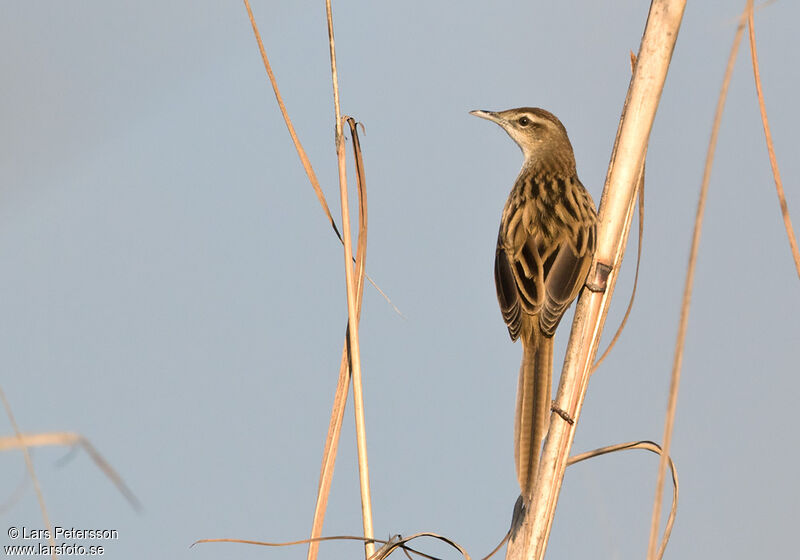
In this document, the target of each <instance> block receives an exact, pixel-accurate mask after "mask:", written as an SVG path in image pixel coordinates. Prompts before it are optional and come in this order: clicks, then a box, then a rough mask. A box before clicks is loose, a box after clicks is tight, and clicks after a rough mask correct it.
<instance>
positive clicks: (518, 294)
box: [494, 225, 595, 340]
mask: <svg viewBox="0 0 800 560" xmlns="http://www.w3.org/2000/svg"><path fill="white" fill-rule="evenodd" d="M522 230H523V228H517V230H516V231H514V232H513V233H514V235H512V237H511V239H510V240H509V241H510V242H511V244H512V246H511V247H508V246H505V245H504V244H503V242H502V237H498V240H497V250H496V254H495V265H494V274H495V286H496V288H497V299H498V301H499V302H500V310H501V311H502V313H503V319H505V322H506V325H507V326H508V332H509V334H510V335H511V338H512V340H516V339H517V338H518V337H519V335H520V332H521V328H522V317H523V315H538V317H539V326H540V329H541V332H542V334H544V335H545V336H553V333H554V332H555V330H556V327H557V326H558V323H559V321H560V320H561V317H562V315H564V311H566V309H567V307H569V304H570V303H572V300H573V299H575V297H576V296H577V295H578V292H580V290H581V287H582V286H583V282H584V280H585V278H586V275H587V273H588V272H589V266H591V263H592V255H593V254H594V246H595V228H594V225H593V226H592V227H591V228H590V229H588V230H584V229H580V228H578V230H577V231H575V232H571V231H567V230H565V231H563V232H562V234H561V235H560V236H558V237H557V238H556V239H554V240H551V241H550V242H545V241H544V239H543V237H542V235H541V233H540V232H538V231H533V232H530V233H528V232H523V231H522Z"/></svg>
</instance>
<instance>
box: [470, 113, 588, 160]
mask: <svg viewBox="0 0 800 560" xmlns="http://www.w3.org/2000/svg"><path fill="white" fill-rule="evenodd" d="M470 115H475V116H476V117H480V118H482V119H486V120H489V121H492V122H494V123H497V124H499V125H500V126H501V127H503V130H505V131H506V132H507V133H508V135H509V136H511V139H512V140H514V142H516V143H517V145H518V146H519V147H520V149H521V150H522V153H523V155H524V156H525V164H524V165H525V166H526V167H533V168H541V169H542V170H543V171H553V172H574V170H575V156H574V155H573V153H572V144H570V142H569V137H567V129H566V128H564V125H563V124H561V121H560V120H558V119H557V118H556V116H555V115H554V114H553V113H550V112H549V111H545V110H544V109H538V108H535V107H520V108H519V109H508V110H507V111H499V112H495V111H470Z"/></svg>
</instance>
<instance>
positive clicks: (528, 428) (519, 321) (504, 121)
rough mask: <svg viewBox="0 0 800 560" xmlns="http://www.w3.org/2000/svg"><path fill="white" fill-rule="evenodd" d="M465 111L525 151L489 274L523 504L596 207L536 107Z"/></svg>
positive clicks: (561, 139) (564, 142)
mask: <svg viewBox="0 0 800 560" xmlns="http://www.w3.org/2000/svg"><path fill="white" fill-rule="evenodd" d="M470 114H471V115H474V116H476V117H480V118H482V119H486V120H489V121H492V122H494V123H496V124H498V125H500V127H501V128H502V129H503V130H505V131H506V132H507V133H508V135H509V136H510V137H511V139H512V140H514V142H516V143H517V145H518V146H519V147H520V149H521V150H522V154H523V156H524V162H523V164H522V169H521V170H520V172H519V175H518V176H517V179H516V180H515V181H514V186H513V187H512V189H511V192H510V194H509V195H508V199H507V200H506V203H505V206H504V208H503V214H502V218H501V220H500V231H499V233H498V236H497V248H496V251H495V261H494V279H495V288H496V290H497V299H498V302H499V304H500V311H501V312H502V315H503V319H504V320H505V323H506V327H507V328H508V333H509V335H510V336H511V340H512V341H516V340H517V339H520V340H521V341H522V364H521V366H520V370H519V381H518V385H517V402H516V413H515V420H514V461H515V466H516V473H517V480H518V482H519V486H520V493H521V496H522V497H523V500H524V502H525V503H528V502H529V501H530V500H531V499H532V491H533V486H534V483H535V482H536V475H537V472H538V464H539V455H540V453H541V446H542V441H543V440H544V438H545V436H546V435H547V431H548V429H549V422H550V408H551V404H550V402H551V401H550V399H551V391H552V389H551V385H552V376H553V335H554V334H555V331H556V327H558V324H559V322H560V321H561V318H562V317H563V315H564V312H565V311H566V310H567V308H568V307H569V306H570V304H571V303H572V301H573V300H574V299H575V298H576V297H577V296H578V294H579V293H580V291H581V288H582V287H583V285H584V283H585V281H586V277H587V275H588V273H589V268H590V266H591V264H592V259H593V257H594V252H595V244H596V237H597V234H596V230H597V211H596V210H595V205H594V201H593V200H592V197H591V195H590V194H589V192H588V191H587V190H586V188H584V186H583V184H581V182H580V180H579V179H578V173H577V170H576V165H575V155H574V153H573V150H572V144H571V143H570V141H569V137H568V136H567V130H566V128H564V125H563V124H561V121H560V120H558V118H557V117H556V116H555V115H553V114H552V113H550V112H549V111H546V110H544V109H539V108H535V107H521V108H518V109H509V110H506V111H499V112H495V111H484V110H476V111H471V112H470Z"/></svg>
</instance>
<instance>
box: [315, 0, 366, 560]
mask: <svg viewBox="0 0 800 560" xmlns="http://www.w3.org/2000/svg"><path fill="white" fill-rule="evenodd" d="M325 11H326V14H327V19H328V45H329V47H330V57H331V80H332V82H333V105H334V112H335V115H336V158H337V162H338V165H339V194H340V199H341V205H342V233H343V238H344V239H343V241H344V269H345V280H346V281H347V318H348V323H349V325H350V328H349V329H348V334H349V339H348V340H349V342H350V347H349V355H350V372H351V374H352V377H353V409H354V411H355V417H356V447H357V450H358V479H359V485H360V488H361V520H362V524H363V527H364V537H365V538H366V539H372V538H373V530H372V498H371V497H370V488H369V461H368V458H367V432H366V421H365V418H364V396H363V388H362V382H361V351H360V348H359V340H358V312H357V311H356V286H355V284H356V281H355V271H354V270H353V264H352V263H353V246H352V241H351V239H350V238H351V234H350V204H349V198H348V195H347V164H346V161H345V142H344V134H343V132H342V124H343V123H342V113H341V109H340V107H339V80H338V74H337V71H336V46H335V42H334V35H333V13H332V9H331V0H325ZM364 550H365V554H366V557H367V558H370V557H371V556H372V555H373V554H374V552H375V543H374V542H372V541H371V540H368V541H366V542H365V543H364Z"/></svg>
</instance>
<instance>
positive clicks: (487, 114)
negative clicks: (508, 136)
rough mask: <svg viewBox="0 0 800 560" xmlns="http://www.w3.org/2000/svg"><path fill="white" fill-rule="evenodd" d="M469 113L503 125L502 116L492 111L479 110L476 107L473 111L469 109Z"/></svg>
mask: <svg viewBox="0 0 800 560" xmlns="http://www.w3.org/2000/svg"><path fill="white" fill-rule="evenodd" d="M469 114H470V115H474V116H476V117H480V118H482V119H486V120H487V121H492V122H493V123H497V124H499V125H500V126H503V123H504V122H505V120H504V119H503V117H501V116H500V115H498V114H497V113H495V112H494V111H481V110H480V109H477V110H475V111H470V112H469Z"/></svg>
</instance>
